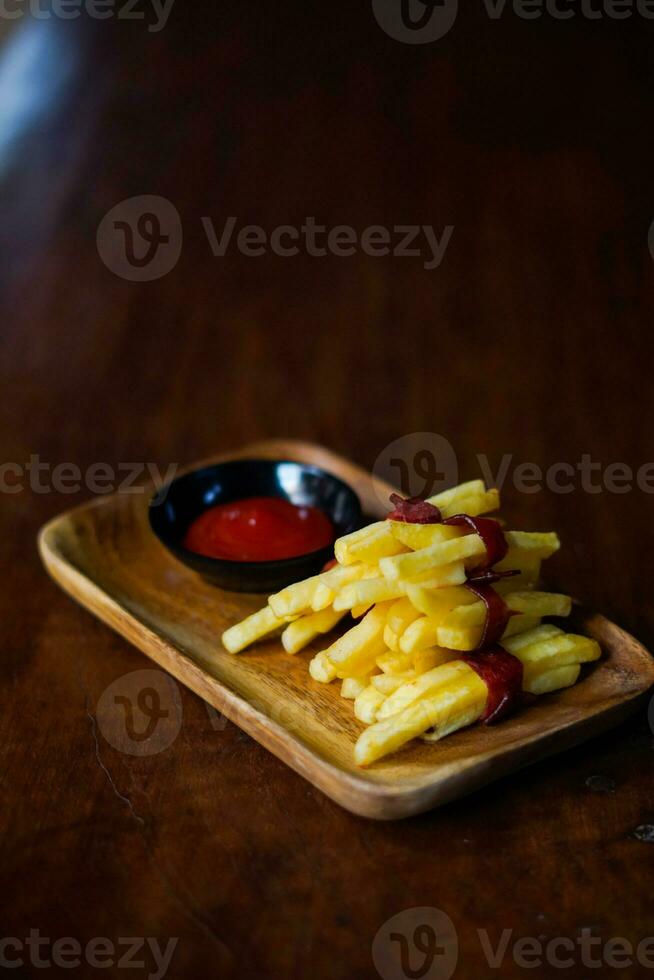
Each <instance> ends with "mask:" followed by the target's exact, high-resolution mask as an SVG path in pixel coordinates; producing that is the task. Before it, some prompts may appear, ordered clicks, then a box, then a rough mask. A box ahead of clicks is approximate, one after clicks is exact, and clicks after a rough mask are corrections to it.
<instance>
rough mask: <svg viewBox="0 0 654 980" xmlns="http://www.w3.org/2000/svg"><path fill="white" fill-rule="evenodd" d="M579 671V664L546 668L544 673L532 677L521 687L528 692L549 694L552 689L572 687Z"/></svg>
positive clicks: (558, 689)
mask: <svg viewBox="0 0 654 980" xmlns="http://www.w3.org/2000/svg"><path fill="white" fill-rule="evenodd" d="M580 672H581V664H570V665H569V666H568V667H555V668H554V669H553V670H546V671H545V673H544V674H538V675H537V676H536V677H532V678H531V679H530V680H528V681H527V683H526V684H523V688H524V690H525V691H529V693H530V694H551V693H552V691H560V690H561V689H562V688H564V687H572V685H573V684H576V683H577V680H578V679H579V674H580Z"/></svg>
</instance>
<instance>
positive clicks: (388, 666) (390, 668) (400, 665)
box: [377, 650, 413, 674]
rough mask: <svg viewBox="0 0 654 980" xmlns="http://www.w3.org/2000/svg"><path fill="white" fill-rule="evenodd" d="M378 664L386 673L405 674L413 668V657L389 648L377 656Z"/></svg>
mask: <svg viewBox="0 0 654 980" xmlns="http://www.w3.org/2000/svg"><path fill="white" fill-rule="evenodd" d="M377 666H378V667H379V669H380V670H381V671H382V672H383V673H384V674H403V673H404V672H405V671H407V670H411V669H412V668H413V659H412V658H411V657H410V656H409V655H408V654H406V653H396V652H395V651H393V650H387V651H386V652H385V653H382V655H381V657H377Z"/></svg>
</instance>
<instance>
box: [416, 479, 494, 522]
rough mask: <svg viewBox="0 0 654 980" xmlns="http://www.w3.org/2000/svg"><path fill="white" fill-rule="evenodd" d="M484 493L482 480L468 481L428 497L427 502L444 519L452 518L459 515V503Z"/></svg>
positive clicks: (484, 488)
mask: <svg viewBox="0 0 654 980" xmlns="http://www.w3.org/2000/svg"><path fill="white" fill-rule="evenodd" d="M485 492H486V487H485V486H484V481H483V480H468V482H467V483H459V484H458V485H457V486H456V487H450V489H449V490H441V492H440V493H436V494H434V496H433V497H428V498H427V501H428V503H430V504H433V505H434V507H438V509H439V510H440V512H441V513H442V514H443V516H444V517H452V516H453V515H454V514H460V513H461V509H460V506H459V505H460V503H461V501H463V500H466V499H468V498H469V497H477V496H479V495H480V494H482V493H485Z"/></svg>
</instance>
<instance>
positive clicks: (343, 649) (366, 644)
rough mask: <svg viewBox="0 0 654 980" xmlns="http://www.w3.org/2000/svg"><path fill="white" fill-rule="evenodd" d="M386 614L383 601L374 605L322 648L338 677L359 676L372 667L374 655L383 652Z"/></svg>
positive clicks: (376, 655) (374, 662)
mask: <svg viewBox="0 0 654 980" xmlns="http://www.w3.org/2000/svg"><path fill="white" fill-rule="evenodd" d="M387 613H388V604H387V603H380V604H379V605H377V606H375V607H374V608H373V609H371V610H370V612H369V613H367V614H366V615H365V616H364V618H363V619H362V620H361V622H360V623H357V624H356V626H353V627H352V629H350V630H348V631H347V633H344V634H343V636H341V637H339V638H338V640H336V642H335V643H333V644H332V645H331V646H330V647H329V649H328V650H326V651H325V653H326V655H327V657H328V658H329V660H330V661H331V663H332V664H333V665H334V668H335V670H336V675H337V676H338V677H360V676H361V675H362V674H369V673H371V672H372V671H373V670H374V669H375V667H376V666H377V665H376V660H377V657H379V656H380V655H381V654H382V653H383V652H384V626H385V625H386V616H387Z"/></svg>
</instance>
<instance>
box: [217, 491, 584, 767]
mask: <svg viewBox="0 0 654 980" xmlns="http://www.w3.org/2000/svg"><path fill="white" fill-rule="evenodd" d="M429 503H431V504H433V505H435V506H436V507H438V508H439V509H440V511H441V513H442V516H443V518H447V517H451V516H453V515H456V514H467V515H469V516H470V517H477V516H480V515H482V514H488V513H491V512H493V511H496V510H497V509H498V508H499V504H500V500H499V492H498V491H497V490H487V489H486V488H485V487H484V484H483V482H482V481H481V480H473V481H471V482H469V483H463V484H460V485H459V486H457V487H454V488H453V489H451V490H446V491H444V492H443V493H439V494H436V496H434V497H431V498H429ZM504 533H505V537H506V541H507V543H508V552H507V554H506V556H505V557H504V558H503V559H502V561H501V562H499V563H498V564H497V565H496V566H495V569H496V570H497V571H506V570H517V572H518V574H517V575H514V576H513V577H509V578H505V579H502V580H500V581H498V582H497V583H496V584H495V585H494V588H495V589H496V590H497V592H499V593H500V594H501V595H502V597H503V599H504V601H505V603H506V604H507V606H508V607H509V609H510V610H511V611H512V612H513V615H512V616H511V618H510V619H509V621H508V624H507V626H506V629H505V630H504V633H503V635H502V638H501V645H502V647H503V648H504V649H505V650H506V651H508V652H509V653H510V654H512V655H513V656H514V657H517V658H518V659H519V660H520V661H521V663H522V665H523V690H524V691H526V692H529V693H531V694H547V693H549V692H552V691H556V690H559V689H561V688H565V687H570V686H571V685H572V684H574V683H575V682H576V681H577V679H578V677H579V673H580V670H581V665H582V664H583V663H587V662H590V661H592V660H597V659H598V657H599V656H600V649H599V646H598V644H597V643H596V642H595V641H594V640H592V639H589V638H588V637H585V636H577V635H574V634H570V633H565V632H564V631H563V630H561V629H559V628H558V627H556V626H554V625H551V624H543V623H541V619H542V618H543V617H546V616H557V617H560V616H567V615H568V614H569V613H570V607H571V601H570V598H569V597H568V596H565V595H559V594H556V593H552V592H541V591H538V590H537V584H538V581H539V577H540V566H541V562H542V561H543V560H544V559H546V558H549V557H550V556H551V555H553V554H554V553H555V552H556V551H557V550H558V549H559V547H560V543H559V539H558V537H557V535H556V534H554V533H530V532H523V531H505V532H504ZM334 553H335V556H336V563H335V564H334V566H333V567H331V568H329V569H328V570H326V571H324V572H322V574H320V575H316V576H313V577H312V578H309V579H306V580H305V581H302V582H297V583H295V584H294V585H290V586H288V588H285V589H282V591H281V592H278V593H277V594H275V595H272V596H270V598H269V600H268V604H267V606H265V607H264V608H263V609H261V610H260V611H259V612H256V613H254V614H253V615H252V616H249V617H248V618H247V619H245V620H243V622H241V623H238V624H237V625H235V626H233V627H231V628H230V629H228V630H227V631H226V632H225V633H224V634H223V637H222V640H223V645H224V646H225V648H226V649H227V650H228V651H229V652H230V653H239V652H240V651H242V650H244V649H245V648H246V647H248V646H249V645H250V644H252V643H254V642H256V641H257V640H260V639H263V638H267V637H269V636H271V635H273V634H275V633H279V632H280V631H281V642H282V644H283V646H284V649H285V650H286V651H287V652H288V653H290V654H296V653H298V652H299V651H300V650H302V649H303V648H304V647H306V646H307V645H308V644H310V643H312V642H313V641H314V640H316V639H317V638H318V637H320V636H321V635H323V634H326V633H329V632H330V631H331V630H332V629H333V628H334V627H335V626H336V625H337V624H338V623H339V622H340V621H341V620H342V619H344V618H345V617H346V616H351V617H352V618H353V619H355V620H356V622H355V624H354V625H352V626H351V627H350V628H349V629H348V630H347V631H346V632H345V633H343V634H342V635H340V636H339V637H338V638H337V639H335V640H334V641H333V642H331V643H330V644H329V645H328V646H327V647H326V649H324V650H321V651H320V652H319V653H316V654H315V655H314V656H313V659H312V660H311V661H310V663H309V673H310V675H311V677H312V678H313V680H314V681H318V682H320V683H323V684H329V683H331V682H333V681H340V682H341V694H342V696H343V697H344V698H348V699H350V700H352V701H353V702H354V714H355V716H356V717H357V718H358V720H359V721H361V722H362V723H363V724H364V725H366V726H368V727H366V728H365V729H364V731H363V732H362V733H361V735H360V736H359V738H358V740H357V742H356V745H355V749H354V758H355V761H356V763H357V764H358V765H361V766H365V765H369V764H370V763H372V762H375V761H376V760H377V759H380V758H381V757H383V756H385V755H388V754H389V753H390V752H394V751H396V750H397V749H399V748H401V747H402V746H403V745H405V744H406V743H407V742H408V741H410V740H411V739H413V738H417V737H422V738H424V739H426V740H428V741H437V740H438V739H441V738H443V737H444V736H445V735H449V734H451V733H452V732H455V731H457V730H458V729H460V728H463V727H465V726H467V725H472V724H474V723H475V722H476V721H478V720H479V719H480V718H481V717H482V716H483V714H484V711H485V708H486V703H487V698H488V687H487V685H486V683H485V682H484V681H483V680H482V679H481V677H480V676H479V674H478V673H477V672H476V671H475V670H473V669H472V667H470V666H469V664H468V663H466V662H465V661H464V660H462V659H460V652H461V651H473V650H476V649H477V647H478V645H479V643H480V640H481V637H482V632H483V629H484V623H485V619H486V607H485V605H484V603H483V602H482V601H481V599H479V598H478V597H477V596H476V595H475V594H474V593H473V592H472V591H470V590H469V589H467V588H465V582H466V580H467V577H468V574H469V572H470V570H471V569H472V568H474V567H475V566H476V565H479V564H480V561H482V560H483V558H484V555H485V554H486V547H485V545H484V543H483V541H482V539H481V537H480V536H479V535H478V534H475V533H470V529H469V528H467V527H462V526H451V525H444V524H411V523H403V522H400V521H395V520H385V521H379V522H377V523H375V524H370V525H368V526H367V527H364V528H362V529H361V530H359V531H355V532H353V533H352V534H348V535H346V536H345V537H342V538H339V539H338V540H337V541H336V543H335V546H334Z"/></svg>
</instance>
